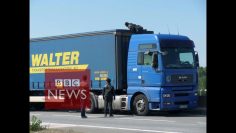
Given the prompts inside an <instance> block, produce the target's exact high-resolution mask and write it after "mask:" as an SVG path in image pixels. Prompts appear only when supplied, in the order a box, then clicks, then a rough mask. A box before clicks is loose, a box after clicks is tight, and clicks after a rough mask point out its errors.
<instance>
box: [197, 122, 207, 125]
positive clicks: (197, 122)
mask: <svg viewBox="0 0 236 133" xmlns="http://www.w3.org/2000/svg"><path fill="white" fill-rule="evenodd" d="M197 123H198V124H204V125H205V124H206V122H197Z"/></svg>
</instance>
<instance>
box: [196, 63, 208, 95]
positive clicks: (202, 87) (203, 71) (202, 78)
mask: <svg viewBox="0 0 236 133" xmlns="http://www.w3.org/2000/svg"><path fill="white" fill-rule="evenodd" d="M206 80H207V68H206V67H199V69H198V81H199V82H198V93H199V95H206V90H207V88H206Z"/></svg>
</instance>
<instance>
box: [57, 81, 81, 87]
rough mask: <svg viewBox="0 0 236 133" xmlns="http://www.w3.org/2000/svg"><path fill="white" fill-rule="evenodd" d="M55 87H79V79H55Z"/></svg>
mask: <svg viewBox="0 0 236 133" xmlns="http://www.w3.org/2000/svg"><path fill="white" fill-rule="evenodd" d="M55 86H56V87H58V88H62V87H79V86H80V79H55Z"/></svg>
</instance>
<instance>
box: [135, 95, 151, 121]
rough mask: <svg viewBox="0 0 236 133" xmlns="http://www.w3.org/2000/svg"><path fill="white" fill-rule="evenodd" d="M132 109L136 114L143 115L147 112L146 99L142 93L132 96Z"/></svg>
mask: <svg viewBox="0 0 236 133" xmlns="http://www.w3.org/2000/svg"><path fill="white" fill-rule="evenodd" d="M133 109H134V113H135V114H136V115H140V116H144V115H147V114H148V112H149V109H148V100H147V98H146V97H145V96H144V95H143V94H139V95H137V96H136V97H135V98H134V102H133Z"/></svg>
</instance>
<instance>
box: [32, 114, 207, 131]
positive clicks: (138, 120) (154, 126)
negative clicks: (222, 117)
mask: <svg viewBox="0 0 236 133" xmlns="http://www.w3.org/2000/svg"><path fill="white" fill-rule="evenodd" d="M32 115H35V116H36V117H38V118H40V119H41V120H42V121H43V125H48V127H49V128H63V129H65V128H68V129H72V130H74V131H79V132H81V133H124V132H125V133H206V115H205V114H199V113H198V112H194V111H193V112H191V111H190V112H182V113H178V114H168V113H160V112H159V113H152V114H151V115H149V116H135V115H132V114H129V113H119V114H117V113H116V114H115V115H114V117H113V118H109V117H107V118H104V115H103V114H102V113H99V114H87V116H88V118H87V119H82V118H81V117H80V112H65V111H64V112H62V111H61V112H59V111H31V112H30V117H32Z"/></svg>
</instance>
